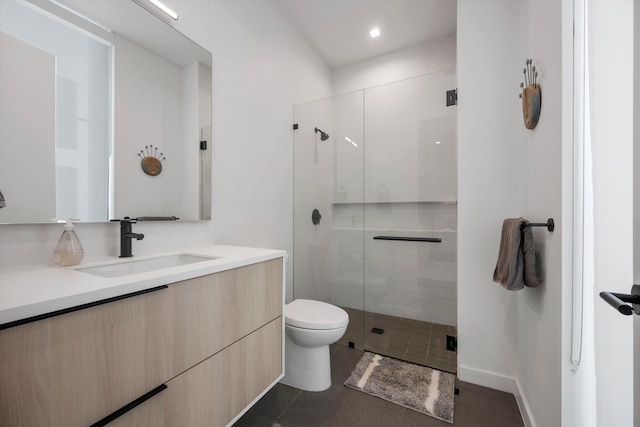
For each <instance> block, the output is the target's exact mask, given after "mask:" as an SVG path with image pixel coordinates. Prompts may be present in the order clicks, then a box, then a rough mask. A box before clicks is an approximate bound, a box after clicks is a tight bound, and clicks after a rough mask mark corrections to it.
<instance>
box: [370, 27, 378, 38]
mask: <svg viewBox="0 0 640 427" xmlns="http://www.w3.org/2000/svg"><path fill="white" fill-rule="evenodd" d="M369 35H370V36H371V37H372V38H373V37H378V36H379V35H380V28H374V29H373V30H371V31H369Z"/></svg>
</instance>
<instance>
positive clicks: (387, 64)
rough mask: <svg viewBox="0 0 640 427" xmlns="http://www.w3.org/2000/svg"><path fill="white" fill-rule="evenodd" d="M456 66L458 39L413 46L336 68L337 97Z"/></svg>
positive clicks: (447, 37)
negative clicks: (341, 94)
mask: <svg viewBox="0 0 640 427" xmlns="http://www.w3.org/2000/svg"><path fill="white" fill-rule="evenodd" d="M455 66H456V36H455V35H451V36H446V37H443V38H441V39H439V40H435V41H432V42H429V43H423V44H419V45H416V46H410V47H407V48H405V49H400V50H397V51H395V52H392V53H389V54H386V55H380V56H377V57H375V58H371V59H368V60H364V61H359V62H356V63H354V64H349V65H345V66H342V67H338V68H334V69H333V70H332V73H331V82H332V85H333V93H334V94H340V93H346V92H351V91H354V90H359V89H365V88H369V87H373V86H380V85H383V84H386V83H391V82H396V81H398V80H404V79H408V78H411V77H417V76H421V75H423V74H430V73H435V72H437V71H442V70H448V69H450V68H455Z"/></svg>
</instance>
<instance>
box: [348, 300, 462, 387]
mask: <svg viewBox="0 0 640 427" xmlns="http://www.w3.org/2000/svg"><path fill="white" fill-rule="evenodd" d="M343 309H344V310H345V311H346V312H347V313H349V326H348V328H347V331H346V332H345V334H344V336H343V337H342V338H341V339H340V341H338V344H340V345H344V346H350V343H352V345H353V347H354V348H356V349H358V350H366V351H370V352H373V353H379V354H382V355H385V356H389V357H395V358H396V359H401V360H406V361H409V362H413V363H417V364H420V365H425V366H429V367H432V368H436V369H439V370H441V371H447V372H451V373H454V374H455V373H456V372H457V367H458V357H457V356H458V355H457V353H456V352H454V351H449V350H447V335H450V336H454V337H456V336H457V335H458V333H457V330H456V328H455V326H449V325H440V324H437V323H430V322H422V321H420V320H412V319H406V318H403V317H396V316H388V315H386V314H380V313H369V312H364V311H362V310H357V309H354V308H345V307H343ZM373 328H378V329H383V330H384V333H383V334H381V335H380V334H377V333H374V332H372V329H373Z"/></svg>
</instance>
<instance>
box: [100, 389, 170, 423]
mask: <svg viewBox="0 0 640 427" xmlns="http://www.w3.org/2000/svg"><path fill="white" fill-rule="evenodd" d="M166 388H167V385H166V384H162V385H161V386H158V387H156V388H154V389H153V390H151V391H150V392H148V393H146V394H143V395H142V396H140V397H139V398H137V399H136V400H134V401H133V402H131V403H128V404H126V405H125V406H123V407H122V408H120V409H118V410H117V411H115V412H112V413H111V414H109V415H107V416H106V417H104V418H103V419H101V420H100V421H98V422H97V423H94V424H91V426H90V427H103V426H106V425H107V424H109V423H110V422H111V421H113V420H115V419H116V418H118V417H120V416H122V415H124V414H126V413H127V412H129V411H130V410H132V409H133V408H135V407H136V406H139V405H141V404H142V403H144V402H146V401H147V400H149V399H151V398H152V397H153V396H155V395H156V394H158V393H160V392H161V391H162V390H165V389H166Z"/></svg>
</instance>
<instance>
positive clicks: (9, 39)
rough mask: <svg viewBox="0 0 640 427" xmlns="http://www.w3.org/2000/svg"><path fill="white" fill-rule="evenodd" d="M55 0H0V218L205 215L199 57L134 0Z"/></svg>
mask: <svg viewBox="0 0 640 427" xmlns="http://www.w3.org/2000/svg"><path fill="white" fill-rule="evenodd" d="M60 3H61V4H62V5H63V6H65V8H62V7H60V6H59V5H58V4H54V3H52V2H48V1H36V0H34V2H33V3H32V2H24V1H17V0H16V1H2V2H0V43H1V45H0V90H1V91H2V94H1V95H2V96H1V97H0V98H1V102H0V191H2V193H3V196H4V199H5V201H6V206H5V207H4V208H2V209H0V222H1V223H33V222H51V221H60V220H64V219H65V218H75V219H77V220H80V221H86V222H99V221H107V220H109V219H115V218H122V217H124V216H129V217H141V216H145V217H172V216H175V217H178V218H180V220H181V221H184V220H186V221H194V220H203V219H204V220H206V219H210V206H211V193H210V188H211V182H210V181H211V167H210V164H211V155H210V153H211V142H210V134H211V54H210V53H209V52H207V51H205V50H204V49H203V48H201V47H200V46H198V45H196V44H195V43H193V42H192V41H191V40H189V39H188V38H186V37H185V36H184V35H182V34H180V33H179V32H178V31H176V30H175V29H174V28H172V27H170V26H169V25H167V24H166V23H165V22H162V21H161V20H160V19H158V18H157V17H155V16H153V15H152V14H150V13H149V12H148V11H147V10H145V9H144V8H142V7H141V6H139V5H137V4H135V3H134V2H130V1H126V2H124V1H123V2H112V1H101V0H95V1H91V2H86V1H78V0H64V1H62V2H60ZM67 7H68V9H66V8H67ZM70 10H73V11H74V13H71V12H70ZM81 16H82V17H87V18H88V19H85V18H82V17H81ZM122 17H125V18H122ZM96 23H97V24H99V25H96ZM105 29H109V31H106V30H105ZM201 141H207V142H206V143H201Z"/></svg>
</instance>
